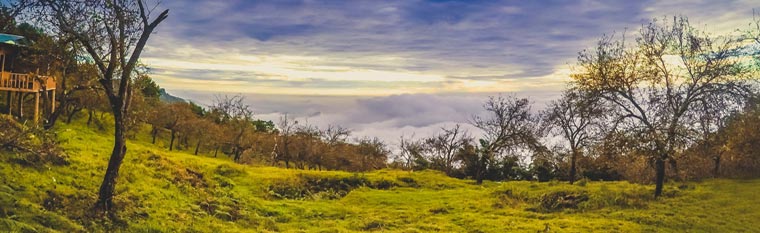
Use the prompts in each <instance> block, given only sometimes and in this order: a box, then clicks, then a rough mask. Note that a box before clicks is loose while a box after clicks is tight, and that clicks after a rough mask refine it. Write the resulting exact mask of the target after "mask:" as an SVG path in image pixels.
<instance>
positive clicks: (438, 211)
mask: <svg viewBox="0 0 760 233" xmlns="http://www.w3.org/2000/svg"><path fill="white" fill-rule="evenodd" d="M57 132H58V137H59V138H60V139H62V140H63V142H62V144H61V146H62V147H63V148H64V149H65V151H66V154H67V157H68V159H67V161H66V163H56V164H52V163H43V164H39V163H38V164H30V163H25V162H19V161H27V160H25V156H30V155H28V154H25V153H16V152H0V231H13V232H56V231H60V232H78V231H80V232H92V231H94V232H98V231H124V232H176V231H183V232H210V231H213V232H238V231H239V232H245V231H248V232H267V231H269V232H352V231H385V232H430V231H443V232H504V231H526V232H536V231H552V232H565V231H568V232H578V231H607V232H609V231H612V232H615V231H618V232H630V231H634V232H640V231H651V232H655V231H657V232H668V231H670V232H683V231H697V232H699V231H704V232H741V231H744V232H753V231H758V229H760V198H758V197H760V196H758V195H759V194H758V193H760V180H710V181H705V182H698V183H670V184H668V185H667V190H666V192H665V197H664V198H662V199H660V200H655V199H653V198H652V196H651V193H652V189H653V187H651V186H644V185H638V184H630V183H628V182H584V181H582V182H579V183H577V184H576V185H568V184H564V183H558V182H547V183H536V182H524V181H520V182H503V183H497V182H486V183H485V184H484V185H482V186H478V185H474V184H473V183H472V182H470V181H463V180H457V179H452V178H448V177H446V176H444V175H443V174H440V173H438V172H433V171H417V172H406V171H394V170H381V171H376V172H370V173H363V174H362V173H347V172H338V171H300V170H288V169H282V168H273V167H260V166H245V165H238V164H235V163H233V162H230V161H228V160H225V159H224V158H210V157H206V156H194V155H191V154H190V153H185V152H181V151H180V152H168V151H166V150H165V149H163V147H158V146H155V145H152V144H150V143H148V140H147V139H146V138H142V137H138V139H137V140H132V141H131V142H130V143H129V145H128V148H129V152H128V155H127V158H126V160H125V163H124V165H123V167H122V169H121V175H120V177H119V181H118V182H119V184H118V186H117V193H118V195H117V196H116V199H115V202H116V204H117V205H118V209H120V211H119V212H118V213H115V216H116V217H117V219H115V220H105V218H101V217H100V216H97V215H95V214H94V213H92V212H91V211H89V210H90V208H91V204H92V203H93V202H94V201H95V199H96V197H97V196H96V195H97V192H96V191H97V188H98V185H99V183H100V181H101V179H102V173H103V171H104V170H105V166H106V161H107V158H108V156H109V152H110V148H111V141H110V137H109V135H108V131H107V130H105V131H100V130H95V129H91V128H88V127H85V126H84V124H82V123H81V122H77V123H73V124H72V125H62V126H61V127H60V128H59V129H57ZM138 135H147V134H138Z"/></svg>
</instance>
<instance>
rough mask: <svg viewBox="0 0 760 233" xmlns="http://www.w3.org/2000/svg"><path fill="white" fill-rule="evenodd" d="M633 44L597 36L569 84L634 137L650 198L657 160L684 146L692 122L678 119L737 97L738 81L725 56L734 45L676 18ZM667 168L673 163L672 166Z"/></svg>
mask: <svg viewBox="0 0 760 233" xmlns="http://www.w3.org/2000/svg"><path fill="white" fill-rule="evenodd" d="M640 32H641V33H640V36H639V37H638V38H637V40H636V42H637V43H636V45H635V46H634V47H631V48H628V47H626V46H625V42H624V40H613V39H611V38H610V37H605V38H603V39H602V40H600V41H599V43H598V44H597V46H596V49H595V50H593V51H582V52H581V53H580V55H579V57H578V61H579V66H580V67H581V68H582V70H583V71H582V72H579V73H577V74H575V75H573V78H574V80H575V84H576V85H577V86H578V87H580V88H581V89H583V90H584V91H590V92H594V93H596V94H597V95H598V96H599V97H600V98H601V99H603V100H604V101H605V102H606V103H608V104H610V105H611V106H613V110H614V111H613V113H614V114H615V115H614V116H615V124H614V125H615V127H619V128H621V129H622V130H621V131H622V132H626V133H628V134H630V135H633V136H635V137H636V138H639V139H640V140H639V144H638V145H637V147H638V150H640V151H641V152H642V153H643V154H646V155H648V156H650V158H651V161H653V163H654V167H655V173H656V174H655V183H656V188H655V196H660V195H661V194H662V189H663V184H664V181H665V163H666V162H671V164H672V165H675V160H673V156H674V155H675V154H676V153H677V152H679V151H681V150H683V148H685V147H686V146H687V138H688V134H689V133H690V132H694V130H692V128H693V127H695V126H696V125H697V124H695V123H696V122H692V121H690V120H689V118H688V117H686V116H687V115H689V114H692V113H693V112H694V111H697V110H698V109H700V108H701V107H699V106H698V105H697V103H699V101H701V100H705V99H707V98H708V97H710V96H726V95H730V96H737V95H738V96H740V95H742V93H745V91H744V90H746V85H745V84H746V82H745V80H744V79H743V78H744V77H743V76H742V75H741V73H742V69H740V68H739V67H738V66H737V65H736V64H737V60H738V59H736V58H735V57H734V56H733V55H732V53H731V52H730V51H731V49H732V48H734V47H735V46H736V41H735V40H733V39H731V38H727V37H718V38H714V37H710V36H709V35H706V34H704V33H701V32H699V31H697V30H696V29H694V28H693V27H691V26H690V25H689V22H688V20H687V19H686V18H684V17H674V19H673V21H672V22H671V23H666V24H663V23H660V22H658V21H653V22H652V23H650V24H648V25H645V26H644V27H643V28H642V29H641V31H640ZM674 167H675V166H674Z"/></svg>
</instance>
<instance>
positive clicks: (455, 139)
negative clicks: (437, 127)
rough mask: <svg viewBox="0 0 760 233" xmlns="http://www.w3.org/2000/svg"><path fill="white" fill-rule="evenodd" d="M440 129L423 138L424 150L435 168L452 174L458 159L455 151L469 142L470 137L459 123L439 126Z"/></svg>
mask: <svg viewBox="0 0 760 233" xmlns="http://www.w3.org/2000/svg"><path fill="white" fill-rule="evenodd" d="M441 130H442V132H441V133H439V134H437V135H435V136H432V137H430V138H426V139H425V140H424V144H425V147H426V148H427V150H425V151H426V152H427V154H428V157H430V159H431V161H432V162H433V166H434V167H435V168H436V169H438V170H441V171H443V172H445V173H446V174H447V175H452V172H453V171H454V166H455V165H456V163H457V159H459V158H458V157H457V156H456V155H457V151H459V149H461V148H462V147H464V145H465V144H468V143H470V141H472V138H470V135H469V134H468V133H467V132H466V131H465V130H463V129H462V128H461V126H460V125H459V124H457V125H455V126H454V127H452V128H441Z"/></svg>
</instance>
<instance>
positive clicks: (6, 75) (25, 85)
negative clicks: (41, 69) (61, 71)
mask: <svg viewBox="0 0 760 233" xmlns="http://www.w3.org/2000/svg"><path fill="white" fill-rule="evenodd" d="M42 83H44V84H45V89H46V90H54V89H55V87H56V82H55V78H53V77H49V76H37V75H30V74H18V73H10V72H2V75H0V90H3V91H21V92H38V91H41V89H42Z"/></svg>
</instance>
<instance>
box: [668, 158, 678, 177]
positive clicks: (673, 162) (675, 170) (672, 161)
mask: <svg viewBox="0 0 760 233" xmlns="http://www.w3.org/2000/svg"><path fill="white" fill-rule="evenodd" d="M668 163H670V168H672V169H673V174H675V175H674V176H673V177H674V178H675V180H676V181H681V175H680V173H679V172H678V162H677V161H676V160H675V159H673V158H672V157H671V158H670V159H669V160H668Z"/></svg>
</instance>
